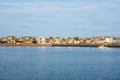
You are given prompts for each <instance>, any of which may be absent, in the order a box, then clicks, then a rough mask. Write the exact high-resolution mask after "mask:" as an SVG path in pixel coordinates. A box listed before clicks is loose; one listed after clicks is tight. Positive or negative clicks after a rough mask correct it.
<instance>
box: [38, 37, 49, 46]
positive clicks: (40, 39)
mask: <svg viewBox="0 0 120 80" xmlns="http://www.w3.org/2000/svg"><path fill="white" fill-rule="evenodd" d="M46 39H47V38H46V37H37V38H36V40H37V43H38V44H46Z"/></svg>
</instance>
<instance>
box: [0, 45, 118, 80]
mask: <svg viewBox="0 0 120 80" xmlns="http://www.w3.org/2000/svg"><path fill="white" fill-rule="evenodd" d="M0 80H120V49H119V48H105V49H100V48H84V47H74V48H70V47H58V48H57V47H46V48H45V47H0Z"/></svg>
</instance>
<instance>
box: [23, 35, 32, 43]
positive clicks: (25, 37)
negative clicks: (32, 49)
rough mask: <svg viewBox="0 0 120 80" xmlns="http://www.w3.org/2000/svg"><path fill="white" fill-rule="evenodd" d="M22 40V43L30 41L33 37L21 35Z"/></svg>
mask: <svg viewBox="0 0 120 80" xmlns="http://www.w3.org/2000/svg"><path fill="white" fill-rule="evenodd" d="M22 40H23V42H24V43H32V42H33V37H32V36H24V37H22Z"/></svg>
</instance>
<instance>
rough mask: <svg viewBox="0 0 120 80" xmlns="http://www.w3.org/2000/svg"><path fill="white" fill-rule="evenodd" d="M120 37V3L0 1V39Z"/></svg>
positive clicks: (96, 0) (98, 0)
mask: <svg viewBox="0 0 120 80" xmlns="http://www.w3.org/2000/svg"><path fill="white" fill-rule="evenodd" d="M9 35H13V36H18V37H20V36H53V37H55V36H60V37H76V36H78V37H97V36H115V37H120V0H0V36H9Z"/></svg>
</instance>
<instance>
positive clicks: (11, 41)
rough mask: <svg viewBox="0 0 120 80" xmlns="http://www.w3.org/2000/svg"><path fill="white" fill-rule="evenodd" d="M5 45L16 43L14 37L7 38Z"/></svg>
mask: <svg viewBox="0 0 120 80" xmlns="http://www.w3.org/2000/svg"><path fill="white" fill-rule="evenodd" d="M7 43H16V37H15V36H8V37H7Z"/></svg>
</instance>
